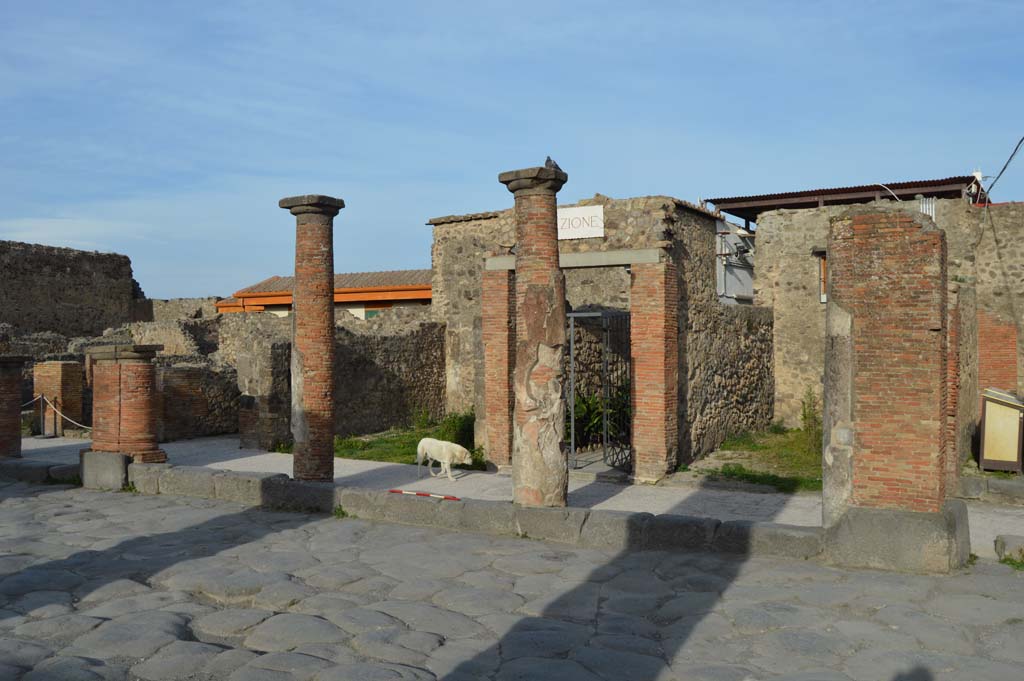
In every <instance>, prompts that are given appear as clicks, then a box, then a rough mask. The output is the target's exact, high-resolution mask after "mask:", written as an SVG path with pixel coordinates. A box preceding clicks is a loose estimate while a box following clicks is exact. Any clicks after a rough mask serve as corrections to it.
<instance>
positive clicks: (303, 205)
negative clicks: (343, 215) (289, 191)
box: [277, 194, 345, 218]
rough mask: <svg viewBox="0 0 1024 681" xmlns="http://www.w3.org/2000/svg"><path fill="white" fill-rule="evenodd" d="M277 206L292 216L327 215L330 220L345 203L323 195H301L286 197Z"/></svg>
mask: <svg viewBox="0 0 1024 681" xmlns="http://www.w3.org/2000/svg"><path fill="white" fill-rule="evenodd" d="M277 205H278V206H279V207H281V208H284V209H285V210H288V211H291V214H292V215H302V214H303V213H320V214H323V215H329V216H331V217H332V218H333V217H334V216H335V215H337V214H338V212H339V211H340V210H341V209H342V208H344V207H345V202H344V201H342V200H341V199H336V198H334V197H333V196H325V195H323V194H303V195H302V196H288V197H286V198H283V199H281V200H280V201H278V202H277Z"/></svg>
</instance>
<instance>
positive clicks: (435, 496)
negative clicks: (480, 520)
mask: <svg viewBox="0 0 1024 681" xmlns="http://www.w3.org/2000/svg"><path fill="white" fill-rule="evenodd" d="M388 491H389V492H391V493H392V494H409V495H412V496H414V497H430V498H431V499H442V500H444V501H462V499H459V498H458V497H453V496H452V495H450V494H431V493H430V492H413V491H411V490H407V489H389V490H388Z"/></svg>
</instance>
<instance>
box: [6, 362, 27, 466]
mask: <svg viewBox="0 0 1024 681" xmlns="http://www.w3.org/2000/svg"><path fill="white" fill-rule="evenodd" d="M29 359H30V358H28V357H14V356H6V357H3V356H0V459H8V458H20V457H21V372H22V368H23V367H24V365H25V362H27V361H29Z"/></svg>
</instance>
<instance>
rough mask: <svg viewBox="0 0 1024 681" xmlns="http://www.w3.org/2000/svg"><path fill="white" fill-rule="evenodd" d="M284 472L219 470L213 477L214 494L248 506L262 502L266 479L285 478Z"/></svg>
mask: <svg viewBox="0 0 1024 681" xmlns="http://www.w3.org/2000/svg"><path fill="white" fill-rule="evenodd" d="M287 479H288V476H287V475H285V474H284V473H262V472H255V471H221V472H220V473H218V474H217V475H216V476H215V477H214V479H213V489H214V496H215V497H216V498H217V499H221V500H223V501H234V502H236V503H239V504H246V505H248V506H260V505H262V504H263V489H264V487H265V486H266V485H267V484H268V483H267V481H268V480H287Z"/></svg>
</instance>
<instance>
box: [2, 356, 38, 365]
mask: <svg viewBox="0 0 1024 681" xmlns="http://www.w3.org/2000/svg"><path fill="white" fill-rule="evenodd" d="M31 361H32V358H31V357H29V356H28V355H0V367H10V366H19V367H20V366H22V365H23V364H25V363H26V362H31Z"/></svg>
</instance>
